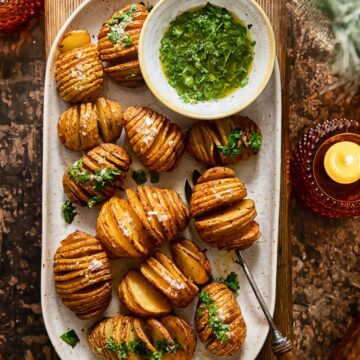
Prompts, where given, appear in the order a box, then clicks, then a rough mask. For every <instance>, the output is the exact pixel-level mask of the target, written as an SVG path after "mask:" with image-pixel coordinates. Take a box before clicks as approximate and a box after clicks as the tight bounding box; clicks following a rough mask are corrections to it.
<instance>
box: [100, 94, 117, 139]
mask: <svg viewBox="0 0 360 360" xmlns="http://www.w3.org/2000/svg"><path fill="white" fill-rule="evenodd" d="M96 107H97V110H98V113H99V117H98V126H99V130H100V134H101V137H102V139H103V140H104V142H106V143H108V142H114V141H116V140H117V139H118V138H119V137H120V135H121V131H122V127H123V115H122V109H121V106H120V104H118V103H117V102H116V101H112V100H109V99H105V98H99V99H97V101H96Z"/></svg>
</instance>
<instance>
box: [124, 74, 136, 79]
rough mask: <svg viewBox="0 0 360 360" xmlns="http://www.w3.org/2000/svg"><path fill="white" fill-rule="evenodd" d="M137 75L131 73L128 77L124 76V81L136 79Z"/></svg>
mask: <svg viewBox="0 0 360 360" xmlns="http://www.w3.org/2000/svg"><path fill="white" fill-rule="evenodd" d="M138 76H139V74H135V73H131V74H129V75H125V79H132V78H136V77H138Z"/></svg>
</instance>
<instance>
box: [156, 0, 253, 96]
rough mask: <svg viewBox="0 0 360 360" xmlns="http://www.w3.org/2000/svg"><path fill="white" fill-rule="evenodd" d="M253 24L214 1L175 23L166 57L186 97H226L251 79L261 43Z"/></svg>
mask: <svg viewBox="0 0 360 360" xmlns="http://www.w3.org/2000/svg"><path fill="white" fill-rule="evenodd" d="M249 28H250V26H248V27H247V26H245V25H244V24H243V23H241V22H240V20H238V19H237V18H235V17H234V15H233V14H232V13H230V12H229V11H228V10H226V9H224V8H219V7H216V6H214V5H211V4H209V3H208V4H207V5H206V6H204V7H202V8H198V9H195V10H193V11H188V12H185V13H183V14H181V15H179V16H178V17H176V18H175V20H173V21H172V22H171V23H170V26H169V28H168V29H167V30H166V32H165V34H164V36H163V38H162V40H161V46H160V61H161V64H162V67H163V71H164V73H165V75H166V77H167V79H168V81H169V84H170V85H171V86H173V87H174V88H175V89H176V91H177V92H178V94H179V95H180V96H181V98H182V99H183V100H184V101H185V102H187V103H197V102H199V101H207V100H211V99H220V98H223V97H225V96H227V95H228V94H230V93H231V92H233V91H234V90H236V89H238V88H239V87H244V86H245V85H246V84H247V83H248V74H249V71H250V69H251V66H252V63H253V59H254V45H255V42H254V41H253V40H252V39H251V36H250V33H249Z"/></svg>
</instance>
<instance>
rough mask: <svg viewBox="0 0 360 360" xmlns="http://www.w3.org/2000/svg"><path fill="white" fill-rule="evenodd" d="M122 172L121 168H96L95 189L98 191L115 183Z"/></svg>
mask: <svg viewBox="0 0 360 360" xmlns="http://www.w3.org/2000/svg"><path fill="white" fill-rule="evenodd" d="M120 174H121V172H120V171H119V170H114V169H97V170H95V175H94V179H95V184H94V186H93V187H94V189H95V190H96V191H101V190H103V189H104V187H105V186H106V185H108V184H111V185H112V184H113V182H114V180H115V178H116V177H118V176H119V175H120Z"/></svg>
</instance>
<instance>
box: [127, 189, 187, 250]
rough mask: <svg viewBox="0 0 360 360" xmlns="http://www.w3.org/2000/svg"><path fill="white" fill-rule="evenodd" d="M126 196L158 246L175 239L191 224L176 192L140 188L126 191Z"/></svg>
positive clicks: (185, 208)
mask: <svg viewBox="0 0 360 360" xmlns="http://www.w3.org/2000/svg"><path fill="white" fill-rule="evenodd" d="M126 195H127V197H128V200H129V202H130V204H131V206H132V207H133V209H134V210H135V212H136V213H137V215H138V216H139V218H140V220H141V222H142V224H143V226H144V228H145V229H146V231H147V232H148V233H149V235H150V236H151V237H152V239H153V240H154V242H155V245H156V246H161V245H162V244H163V243H164V242H165V241H169V240H172V239H174V238H175V237H176V236H177V235H178V234H179V233H180V232H181V231H183V230H184V229H185V228H186V226H187V224H188V223H189V220H190V216H189V212H188V209H187V207H186V206H185V204H184V203H183V201H182V200H181V198H180V196H179V195H178V194H177V192H176V191H175V190H172V189H165V188H157V187H152V186H139V187H138V188H137V191H135V190H133V189H126Z"/></svg>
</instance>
